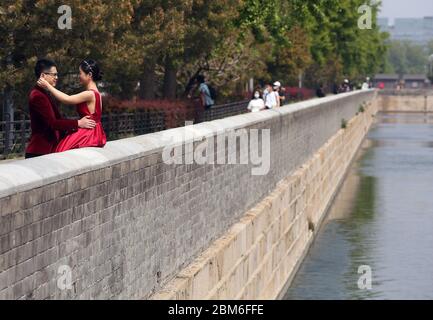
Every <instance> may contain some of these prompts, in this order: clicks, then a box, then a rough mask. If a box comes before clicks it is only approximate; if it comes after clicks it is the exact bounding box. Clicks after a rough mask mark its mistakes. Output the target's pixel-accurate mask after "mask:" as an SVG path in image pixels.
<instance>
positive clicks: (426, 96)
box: [378, 90, 433, 112]
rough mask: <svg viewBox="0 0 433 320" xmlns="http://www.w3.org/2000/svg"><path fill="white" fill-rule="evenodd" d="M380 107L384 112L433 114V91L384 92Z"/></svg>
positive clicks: (379, 100)
mask: <svg viewBox="0 0 433 320" xmlns="http://www.w3.org/2000/svg"><path fill="white" fill-rule="evenodd" d="M378 105H380V111H382V112H433V90H400V91H397V90H384V91H381V92H380V93H379V95H378Z"/></svg>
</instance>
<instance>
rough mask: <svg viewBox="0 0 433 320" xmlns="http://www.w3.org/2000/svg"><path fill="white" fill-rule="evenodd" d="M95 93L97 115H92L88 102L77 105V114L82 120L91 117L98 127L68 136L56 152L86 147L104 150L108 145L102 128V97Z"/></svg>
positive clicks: (60, 143) (81, 130) (80, 130)
mask: <svg viewBox="0 0 433 320" xmlns="http://www.w3.org/2000/svg"><path fill="white" fill-rule="evenodd" d="M92 91H93V92H94V93H95V98H96V101H95V113H94V114H91V113H90V111H89V108H88V106H87V103H86V102H83V103H80V104H79V105H77V112H78V114H79V116H80V118H83V117H85V116H90V117H91V118H90V119H92V120H95V122H96V127H95V128H94V129H83V128H79V129H78V131H76V132H74V133H71V134H69V135H67V136H66V137H65V138H64V139H62V140H61V141H60V142H59V144H58V145H57V148H56V152H63V151H67V150H71V149H78V148H85V147H100V148H102V147H103V146H105V144H106V143H107V137H106V136H105V132H104V129H103V128H102V123H101V116H102V107H101V95H100V94H99V92H97V91H95V90H92Z"/></svg>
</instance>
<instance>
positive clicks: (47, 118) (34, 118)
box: [26, 86, 78, 155]
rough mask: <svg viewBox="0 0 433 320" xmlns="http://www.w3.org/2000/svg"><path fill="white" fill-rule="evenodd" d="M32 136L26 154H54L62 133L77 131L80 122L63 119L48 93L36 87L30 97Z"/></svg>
mask: <svg viewBox="0 0 433 320" xmlns="http://www.w3.org/2000/svg"><path fill="white" fill-rule="evenodd" d="M29 110H30V122H31V128H32V135H31V137H30V141H29V143H28V145H27V149H26V153H31V154H37V155H43V154H48V153H52V152H54V150H55V149H56V146H57V144H58V143H59V140H60V131H76V130H77V129H78V120H66V119H62V117H61V115H60V112H59V109H58V107H57V105H56V103H55V102H54V101H53V99H52V98H51V97H50V96H49V95H48V93H47V92H46V91H45V90H44V89H42V88H40V87H38V86H35V87H34V88H33V90H32V91H31V92H30V95H29Z"/></svg>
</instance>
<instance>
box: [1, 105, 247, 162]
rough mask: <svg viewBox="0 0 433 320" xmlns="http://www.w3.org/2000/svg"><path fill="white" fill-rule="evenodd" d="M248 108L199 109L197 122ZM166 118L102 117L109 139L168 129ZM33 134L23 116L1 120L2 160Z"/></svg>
mask: <svg viewBox="0 0 433 320" xmlns="http://www.w3.org/2000/svg"><path fill="white" fill-rule="evenodd" d="M247 106H248V101H240V102H234V103H228V104H224V105H217V106H213V107H212V108H210V109H209V110H206V111H203V110H198V111H197V114H196V117H195V120H196V122H197V123H198V122H204V121H212V120H217V119H222V118H226V117H230V116H235V115H238V114H242V113H245V112H247ZM165 116H166V114H165V112H164V111H162V110H137V111H135V112H121V113H120V112H119V113H117V112H112V113H109V114H105V115H103V116H102V125H103V127H104V130H105V133H106V134H107V139H108V140H116V139H121V138H126V137H129V136H137V135H142V134H146V133H151V132H157V131H162V130H165V129H167V127H166V121H165ZM185 120H187V119H185ZM30 135H31V128H30V120H28V119H26V118H25V116H24V115H21V116H20V119H19V120H14V121H0V159H5V158H13V157H19V156H22V155H23V154H24V151H25V147H26V143H27V142H28V140H29V138H30Z"/></svg>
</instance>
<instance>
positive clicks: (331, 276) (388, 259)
mask: <svg viewBox="0 0 433 320" xmlns="http://www.w3.org/2000/svg"><path fill="white" fill-rule="evenodd" d="M415 117H418V118H419V119H418V120H416V119H415ZM426 117H427V121H425V119H424V118H426ZM430 117H431V116H428V115H422V114H420V115H415V114H411V115H410V116H408V115H404V114H387V115H381V116H380V117H379V119H380V120H379V123H378V124H377V125H376V126H375V127H374V128H373V129H372V130H371V131H370V133H369V135H368V140H367V141H366V142H367V143H369V144H368V145H365V146H364V148H363V149H362V150H361V152H360V155H359V158H358V160H357V161H356V163H355V164H354V165H353V167H352V168H351V171H350V172H349V175H348V177H347V179H346V181H345V183H344V184H343V186H342V188H341V191H340V192H339V194H338V196H337V197H336V199H335V201H334V204H333V206H332V208H331V209H330V212H329V214H328V217H327V219H326V220H325V222H324V223H323V227H322V228H321V230H320V231H319V234H318V235H317V238H316V241H315V242H314V244H313V246H312V247H311V250H310V252H309V254H308V255H307V257H306V259H305V261H304V262H303V264H302V266H301V268H300V270H299V272H298V274H297V275H296V277H295V279H294V281H293V283H292V285H291V287H290V289H289V290H288V292H287V294H286V297H285V298H286V299H433V254H432V253H433V197H432V196H431V195H433V149H432V141H433V125H432V124H433V122H432V124H430V123H429V119H430ZM384 118H385V119H387V121H385V122H384V121H383V119H384ZM407 119H410V121H409V123H408V121H407ZM416 121H418V122H416ZM415 123H416V124H415ZM362 265H368V266H369V267H371V270H372V276H373V281H372V289H371V290H360V289H359V288H358V279H359V277H360V276H361V274H358V268H359V267H360V266H362Z"/></svg>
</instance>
